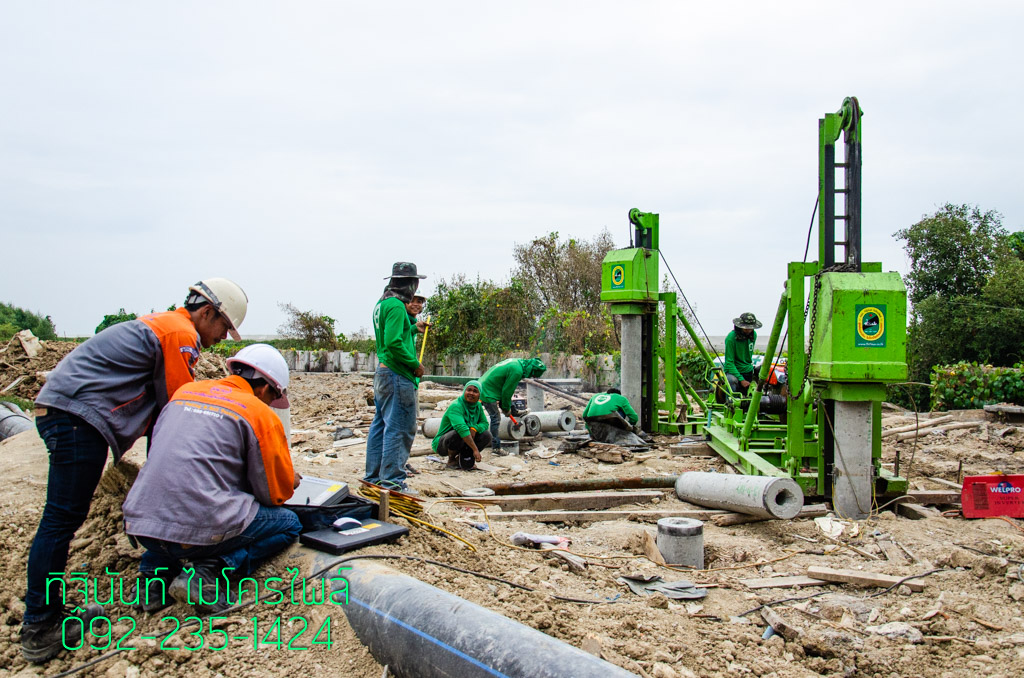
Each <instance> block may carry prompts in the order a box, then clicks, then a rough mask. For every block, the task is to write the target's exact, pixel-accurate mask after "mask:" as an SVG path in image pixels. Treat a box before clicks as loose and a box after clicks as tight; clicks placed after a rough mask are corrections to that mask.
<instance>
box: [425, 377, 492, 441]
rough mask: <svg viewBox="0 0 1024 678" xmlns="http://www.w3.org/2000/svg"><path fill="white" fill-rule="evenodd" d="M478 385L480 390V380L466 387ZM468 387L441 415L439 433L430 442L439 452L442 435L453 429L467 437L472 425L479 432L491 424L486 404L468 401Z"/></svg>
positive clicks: (460, 435) (462, 436)
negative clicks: (485, 407) (466, 395)
mask: <svg viewBox="0 0 1024 678" xmlns="http://www.w3.org/2000/svg"><path fill="white" fill-rule="evenodd" d="M471 385H472V386H476V387H477V389H478V390H479V388H480V382H478V381H471V382H469V383H468V384H466V387H467V388H468V387H469V386H471ZM465 394H466V389H465V388H464V389H462V395H460V396H459V397H458V398H456V399H455V400H454V402H452V404H451V405H449V406H448V409H446V410H445V411H444V415H443V416H442V417H441V425H440V426H438V428H437V435H435V436H434V441H433V442H432V443H431V444H430V446H431V447H433V448H434V451H435V452H437V446H438V444H439V443H440V442H441V436H443V435H444V434H445V433H448V431H451V430H452V429H454V430H455V433H457V434H458V436H459V437H460V438H465V437H466V436H468V435H471V434H472V432H471V431H470V430H469V428H470V427H471V426H472V427H473V428H475V429H476V430H477V432H478V433H479V432H480V431H486V430H487V429H488V428H490V426H491V422H490V420H489V419H488V418H487V412H485V411H484V406H483V405H481V404H480V403H479V402H475V403H473V404H472V405H470V404H469V403H467V402H466V398H465Z"/></svg>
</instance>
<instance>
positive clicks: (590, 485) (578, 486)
mask: <svg viewBox="0 0 1024 678" xmlns="http://www.w3.org/2000/svg"><path fill="white" fill-rule="evenodd" d="M678 479H679V476H633V477H629V478H580V479H577V480H534V481H530V482H519V483H491V484H490V485H484V487H486V488H488V489H491V490H494V494H502V495H505V494H544V493H547V492H595V491H598V490H637V489H662V488H666V487H675V484H676V480H678Z"/></svg>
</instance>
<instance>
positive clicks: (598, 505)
mask: <svg viewBox="0 0 1024 678" xmlns="http://www.w3.org/2000/svg"><path fill="white" fill-rule="evenodd" d="M664 496H665V493H664V492H658V491H657V490H632V491H628V492H611V491H604V492H553V493H551V494H508V495H498V496H494V497H474V499H473V500H474V501H477V502H479V503H481V504H487V505H493V506H500V507H501V509H502V510H503V511H552V510H562V511H581V510H595V509H607V508H611V507H613V506H622V505H623V504H636V503H649V502H651V501H653V500H654V499H661V498H662V497H664Z"/></svg>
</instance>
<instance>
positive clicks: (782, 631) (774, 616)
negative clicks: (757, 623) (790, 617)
mask: <svg viewBox="0 0 1024 678" xmlns="http://www.w3.org/2000/svg"><path fill="white" fill-rule="evenodd" d="M761 618H762V619H764V620H765V622H766V623H767V624H768V626H770V627H772V629H773V630H774V631H775V633H777V634H779V635H780V636H782V637H783V638H785V639H786V640H794V639H796V638H799V637H800V636H802V635H804V630H803V629H802V628H800V627H799V626H793V625H792V624H790V623H789V622H787V621H786V620H785V619H783V618H782V615H780V614H779V613H778V612H776V611H775V610H773V609H772V608H770V607H762V608H761Z"/></svg>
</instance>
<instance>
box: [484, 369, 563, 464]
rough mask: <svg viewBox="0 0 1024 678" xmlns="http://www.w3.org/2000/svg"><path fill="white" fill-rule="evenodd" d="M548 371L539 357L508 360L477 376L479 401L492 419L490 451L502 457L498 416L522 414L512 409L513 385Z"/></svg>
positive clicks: (499, 419) (514, 386)
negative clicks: (478, 378) (478, 380)
mask: <svg viewBox="0 0 1024 678" xmlns="http://www.w3.org/2000/svg"><path fill="white" fill-rule="evenodd" d="M547 369H548V368H547V366H546V365H545V364H544V363H543V362H541V361H540V359H539V358H529V359H522V358H509V359H508V360H502V361H501V362H500V363H498V364H497V365H495V366H494V367H492V368H491V369H489V370H487V371H486V372H484V376H482V377H480V402H482V403H483V405H484V409H485V410H487V416H488V417H490V419H491V449H492V450H493V451H494V452H496V453H497V454H501V440H500V439H499V438H498V428H499V427H500V426H501V415H502V414H506V415H511V416H513V417H518V416H520V415H521V414H523V412H520V411H515V410H513V409H512V394H513V393H515V392H516V386H518V385H519V382H520V381H522V380H523V379H530V378H535V377H539V376H540V375H542V374H544V372H545V371H546V370H547Z"/></svg>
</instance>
